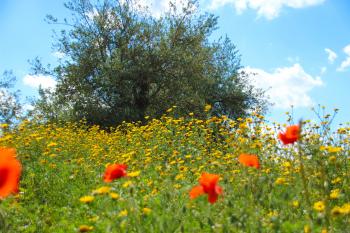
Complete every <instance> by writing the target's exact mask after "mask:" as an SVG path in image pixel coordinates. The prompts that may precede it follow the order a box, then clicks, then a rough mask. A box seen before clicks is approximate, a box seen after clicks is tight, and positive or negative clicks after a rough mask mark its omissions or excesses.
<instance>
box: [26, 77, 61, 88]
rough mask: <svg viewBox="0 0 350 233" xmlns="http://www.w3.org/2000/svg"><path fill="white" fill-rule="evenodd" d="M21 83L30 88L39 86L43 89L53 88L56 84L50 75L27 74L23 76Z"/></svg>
mask: <svg viewBox="0 0 350 233" xmlns="http://www.w3.org/2000/svg"><path fill="white" fill-rule="evenodd" d="M23 83H24V85H27V86H29V87H32V88H39V87H40V86H41V87H42V88H44V89H47V88H55V87H56V84H57V82H56V81H55V80H54V79H53V78H52V77H51V76H46V75H29V74H27V75H25V76H24V77H23Z"/></svg>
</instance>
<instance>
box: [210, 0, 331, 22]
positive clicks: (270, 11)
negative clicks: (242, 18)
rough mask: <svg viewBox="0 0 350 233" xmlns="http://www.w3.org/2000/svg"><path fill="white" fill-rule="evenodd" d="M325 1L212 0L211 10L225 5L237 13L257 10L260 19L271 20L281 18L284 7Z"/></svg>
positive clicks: (313, 4)
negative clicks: (232, 7) (231, 7)
mask: <svg viewBox="0 0 350 233" xmlns="http://www.w3.org/2000/svg"><path fill="white" fill-rule="evenodd" d="M324 1H325V0H211V3H210V5H209V8H210V9H217V8H219V7H223V6H225V5H232V6H234V7H235V9H236V11H237V13H239V14H240V13H242V12H243V11H245V10H247V9H248V8H250V9H253V10H256V11H257V14H258V17H265V18H267V19H269V20H272V19H275V18H277V17H278V16H279V14H280V12H281V10H282V8H283V7H289V8H295V9H297V8H305V7H309V6H316V5H319V4H321V3H323V2H324Z"/></svg>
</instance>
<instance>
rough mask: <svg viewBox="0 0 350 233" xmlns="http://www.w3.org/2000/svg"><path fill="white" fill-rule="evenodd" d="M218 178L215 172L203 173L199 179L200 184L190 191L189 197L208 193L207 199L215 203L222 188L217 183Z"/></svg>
mask: <svg viewBox="0 0 350 233" xmlns="http://www.w3.org/2000/svg"><path fill="white" fill-rule="evenodd" d="M219 178H220V177H219V175H216V174H209V173H203V174H202V176H201V178H200V179H199V184H200V185H198V186H195V187H194V188H192V190H191V191H190V198H191V199H194V198H197V197H198V196H200V195H202V194H208V201H209V202H210V203H211V204H213V203H215V202H216V201H217V200H218V197H219V195H220V194H222V188H221V187H220V186H218V185H217V183H218V181H219Z"/></svg>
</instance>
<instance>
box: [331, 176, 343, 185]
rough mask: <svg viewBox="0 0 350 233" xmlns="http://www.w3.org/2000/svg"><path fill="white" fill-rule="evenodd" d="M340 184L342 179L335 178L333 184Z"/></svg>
mask: <svg viewBox="0 0 350 233" xmlns="http://www.w3.org/2000/svg"><path fill="white" fill-rule="evenodd" d="M340 182H341V178H340V177H337V178H335V179H333V180H332V181H331V183H332V184H338V183H340Z"/></svg>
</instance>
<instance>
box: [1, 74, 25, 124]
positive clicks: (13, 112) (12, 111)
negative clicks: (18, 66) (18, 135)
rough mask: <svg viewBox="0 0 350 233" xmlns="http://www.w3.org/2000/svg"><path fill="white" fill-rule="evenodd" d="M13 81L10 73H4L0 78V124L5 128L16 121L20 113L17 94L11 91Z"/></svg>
mask: <svg viewBox="0 0 350 233" xmlns="http://www.w3.org/2000/svg"><path fill="white" fill-rule="evenodd" d="M15 81H16V77H14V75H13V74H12V72H11V71H5V72H4V73H3V75H2V76H1V78H0V124H6V125H7V126H9V125H11V124H13V123H14V122H15V121H16V119H17V118H18V117H19V116H20V111H21V105H20V103H19V92H18V91H12V90H11V88H13V85H14V83H15ZM5 128H6V127H5Z"/></svg>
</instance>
